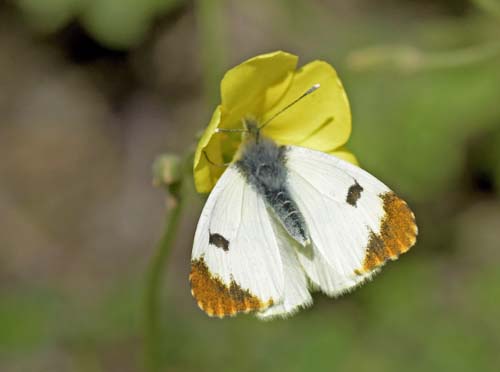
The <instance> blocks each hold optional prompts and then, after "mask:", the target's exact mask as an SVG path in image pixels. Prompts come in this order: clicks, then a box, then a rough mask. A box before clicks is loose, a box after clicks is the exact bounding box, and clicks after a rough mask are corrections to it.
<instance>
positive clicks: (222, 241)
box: [208, 231, 229, 252]
mask: <svg viewBox="0 0 500 372" xmlns="http://www.w3.org/2000/svg"><path fill="white" fill-rule="evenodd" d="M208 234H209V236H208V243H209V244H212V245H215V246H216V247H217V248H220V249H222V250H223V251H225V252H227V251H229V240H227V239H226V238H224V237H223V236H222V235H221V234H217V233H215V234H212V233H211V232H210V231H209V232H208Z"/></svg>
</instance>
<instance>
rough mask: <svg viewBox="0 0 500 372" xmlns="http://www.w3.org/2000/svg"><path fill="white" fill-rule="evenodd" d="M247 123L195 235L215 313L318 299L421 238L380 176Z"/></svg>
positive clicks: (197, 263) (285, 307)
mask: <svg viewBox="0 0 500 372" xmlns="http://www.w3.org/2000/svg"><path fill="white" fill-rule="evenodd" d="M313 88H314V87H313ZM313 90H314V89H312V88H311V89H310V90H309V91H308V92H306V94H310V93H311V92H312V91H313ZM300 98H302V97H299V99H300ZM299 99H297V100H296V101H298V100H299ZM296 101H294V102H292V104H293V103H295V102H296ZM289 106H290V105H289ZM289 106H287V107H289ZM244 126H245V129H244V131H245V140H244V142H243V144H242V145H241V149H240V153H239V155H238V156H237V157H236V160H235V161H233V162H232V163H231V164H230V165H229V167H228V168H227V169H226V170H225V171H224V173H223V174H222V176H221V178H220V179H219V180H218V182H217V184H216V185H215V187H214V189H213V190H212V192H211V193H210V195H209V197H208V199H207V201H206V204H205V206H204V208H203V211H202V213H201V217H200V219H199V222H198V225H197V228H196V233H195V237H194V245H193V252H192V259H191V272H190V276H189V279H190V283H191V292H192V294H193V296H194V297H195V299H196V301H197V303H198V306H199V307H200V308H201V309H202V310H203V311H205V312H206V313H207V314H208V315H210V316H217V317H221V318H222V317H225V316H232V315H235V314H237V313H249V312H252V313H255V314H256V315H257V317H259V318H262V319H266V318H273V317H286V316H288V315H291V314H293V313H295V312H297V311H298V310H300V309H301V308H305V307H308V306H310V305H311V304H312V297H311V291H316V290H320V291H321V292H324V293H325V294H327V295H328V296H332V297H337V296H339V295H341V294H343V293H345V292H348V291H351V290H353V289H354V288H356V287H357V286H359V285H360V284H362V283H364V282H365V281H367V280H369V279H370V278H371V277H372V276H373V275H374V274H375V273H377V272H378V271H379V270H380V268H381V266H382V265H383V264H384V263H385V262H386V261H388V260H395V259H397V258H398V256H399V255H400V254H402V253H405V252H406V251H408V250H409V249H410V247H411V246H412V245H414V243H415V241H416V236H417V225H416V223H415V216H414V214H413V213H412V211H411V210H410V208H409V207H408V205H407V204H406V202H405V201H403V200H402V199H400V198H399V197H398V196H396V194H395V193H394V192H392V191H391V190H390V189H389V188H388V187H387V186H386V185H384V184H383V183H382V182H380V181H379V180H377V179H376V178H375V177H374V176H372V175H371V174H369V173H368V172H366V171H364V170H363V169H361V168H359V167H357V166H355V165H352V164H351V163H348V162H346V161H344V160H341V159H339V158H337V157H335V156H332V155H329V154H326V153H323V152H319V151H315V150H311V149H307V148H302V147H298V146H292V145H285V146H280V145H278V144H276V143H275V142H274V141H273V140H272V139H270V138H266V137H264V136H263V135H262V133H261V129H262V128H263V126H264V125H259V123H258V122H256V121H255V120H251V119H245V120H244Z"/></svg>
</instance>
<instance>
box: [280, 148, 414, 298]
mask: <svg viewBox="0 0 500 372" xmlns="http://www.w3.org/2000/svg"><path fill="white" fill-rule="evenodd" d="M286 164H287V168H288V169H289V179H288V180H289V189H290V193H291V195H292V197H293V199H294V200H295V201H296V203H297V205H298V207H299V209H300V211H301V212H302V214H303V215H304V218H305V221H306V225H307V227H308V229H309V233H310V235H311V240H312V244H311V246H310V247H306V248H308V249H306V250H300V251H299V261H300V263H301V264H302V266H303V268H304V270H305V271H306V273H307V275H308V277H309V278H310V279H311V281H312V282H313V284H314V285H315V286H317V287H319V288H321V290H322V291H324V292H325V293H327V294H329V295H332V296H336V295H339V294H342V293H343V292H346V291H348V290H349V289H352V288H354V287H355V286H356V285H359V284H360V283H362V282H363V281H364V280H366V279H368V278H369V277H370V276H371V275H373V273H375V272H376V271H377V269H378V268H379V267H380V266H381V265H383V264H384V263H385V262H386V260H387V259H396V258H397V257H398V256H399V254H401V253H404V252H406V251H407V250H408V249H409V248H410V247H411V246H412V245H413V244H414V243H415V238H416V234H417V227H416V225H415V219H414V215H413V213H412V212H411V210H410V209H409V208H408V206H407V205H406V203H405V202H404V201H402V200H401V199H399V198H398V197H397V196H396V195H395V194H394V193H393V192H391V191H390V190H389V188H388V187H387V186H385V185H384V184H383V183H381V182H380V181H378V180H377V179H376V178H375V177H373V176H372V175H370V174H369V173H367V172H365V171H363V170H362V169H361V168H358V167H356V166H354V165H352V164H350V163H347V162H345V161H343V160H341V159H338V158H336V157H334V156H331V155H328V154H324V153H322V152H318V151H314V150H309V149H305V148H301V147H296V146H289V147H288V151H287V163H286Z"/></svg>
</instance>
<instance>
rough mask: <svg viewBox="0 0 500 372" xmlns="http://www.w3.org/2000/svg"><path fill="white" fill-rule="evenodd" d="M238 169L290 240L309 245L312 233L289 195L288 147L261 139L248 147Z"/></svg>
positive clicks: (237, 163)
mask: <svg viewBox="0 0 500 372" xmlns="http://www.w3.org/2000/svg"><path fill="white" fill-rule="evenodd" d="M236 166H237V167H238V169H239V171H240V172H241V173H242V174H243V175H244V176H245V178H246V180H247V182H248V183H249V184H250V185H251V186H252V187H253V188H254V189H255V190H256V191H257V192H258V193H259V194H260V195H261V196H262V197H263V199H264V201H265V202H266V205H267V206H268V207H269V208H270V209H271V210H272V211H273V212H274V214H275V216H276V218H277V219H278V220H279V221H280V222H281V224H282V225H283V227H284V228H285V229H286V231H287V232H288V233H289V234H290V236H291V237H292V238H294V239H295V240H296V241H298V242H299V243H300V244H302V245H305V244H307V243H308V242H309V233H308V231H307V227H306V223H305V220H304V217H303V215H302V213H301V212H300V210H299V208H298V206H297V204H296V203H295V201H294V200H293V199H292V197H291V195H290V192H289V191H288V175H287V174H288V171H287V168H286V147H284V146H278V145H276V143H274V142H273V141H271V140H269V139H266V138H260V139H259V141H255V142H250V143H248V144H247V145H246V147H245V149H244V151H243V153H242V155H241V158H240V159H239V160H238V161H237V162H236Z"/></svg>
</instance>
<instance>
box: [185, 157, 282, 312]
mask: <svg viewBox="0 0 500 372" xmlns="http://www.w3.org/2000/svg"><path fill="white" fill-rule="evenodd" d="M190 282H191V290H192V293H193V296H194V297H195V298H196V300H197V302H198V305H199V306H200V307H201V308H202V309H203V310H204V311H205V312H206V313H207V314H209V315H214V316H219V317H223V316H226V315H233V314H236V313H238V312H250V311H260V310H264V309H266V308H268V307H270V306H272V305H273V304H277V303H280V302H281V300H282V298H281V297H282V294H283V287H284V280H283V272H282V263H281V255H280V251H279V247H278V242H277V239H276V236H275V233H274V231H273V226H272V223H271V220H270V217H269V214H268V212H267V210H266V207H265V204H264V201H263V200H262V198H261V196H260V195H258V194H257V193H256V191H255V190H253V189H252V188H251V187H250V186H249V185H248V184H247V183H246V182H245V180H244V179H243V177H242V176H241V174H240V173H239V172H238V170H237V169H236V168H235V167H234V166H231V167H229V168H228V169H227V170H226V171H225V172H224V174H223V176H222V177H221V179H220V180H219V181H218V182H217V185H216V187H215V189H214V190H213V191H212V193H211V194H210V196H209V198H208V200H207V203H206V204H205V207H204V208H203V212H202V215H201V218H200V221H199V222H198V226H197V229H196V234H195V240H194V247H193V256H192V262H191V274H190Z"/></svg>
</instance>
